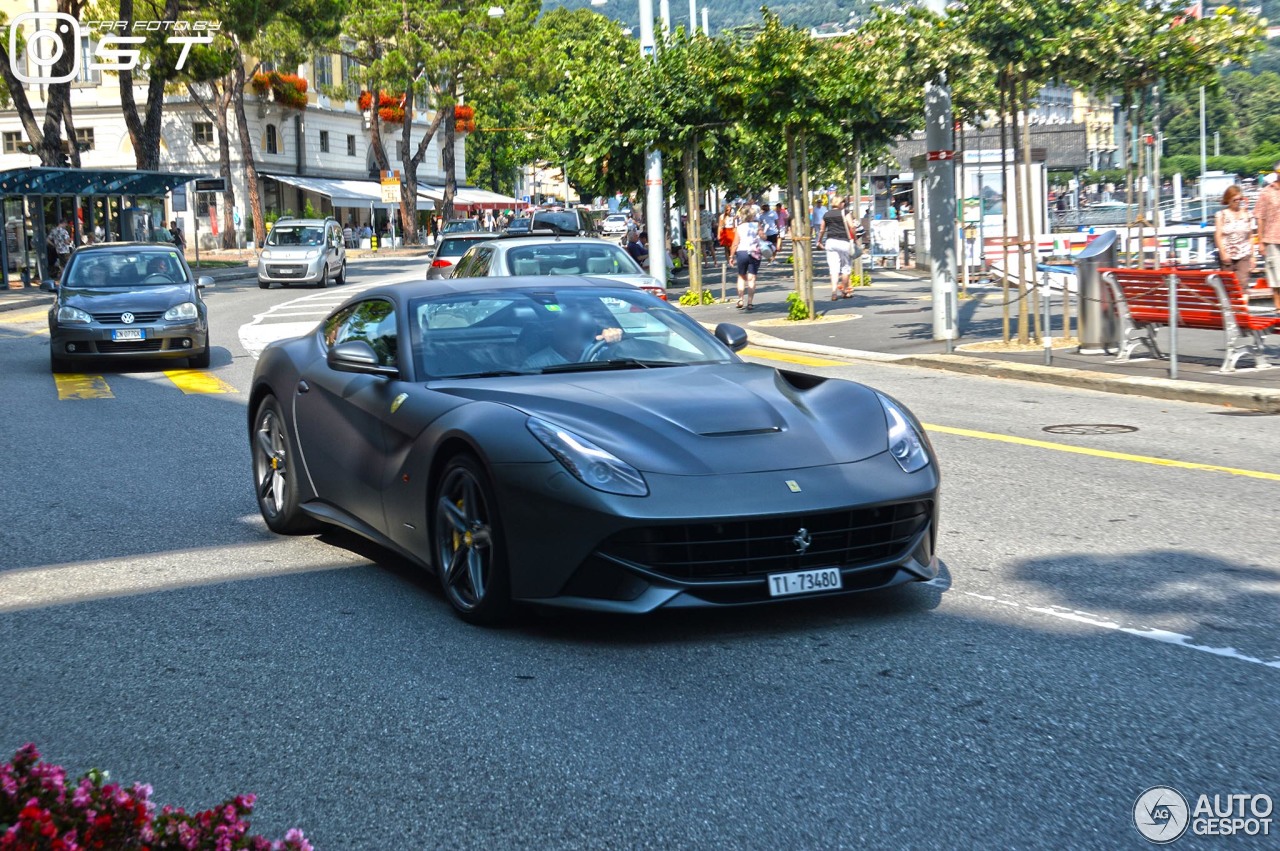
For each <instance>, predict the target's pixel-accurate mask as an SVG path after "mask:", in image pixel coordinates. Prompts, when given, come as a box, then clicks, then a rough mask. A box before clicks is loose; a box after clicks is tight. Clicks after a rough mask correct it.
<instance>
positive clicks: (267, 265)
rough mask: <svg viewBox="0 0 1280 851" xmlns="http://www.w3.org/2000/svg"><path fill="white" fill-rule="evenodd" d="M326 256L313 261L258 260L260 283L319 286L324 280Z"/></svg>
mask: <svg viewBox="0 0 1280 851" xmlns="http://www.w3.org/2000/svg"><path fill="white" fill-rule="evenodd" d="M324 271H325V270H324V256H323V255H321V256H320V257H316V258H314V259H312V260H263V259H259V260H258V283H270V284H318V283H320V281H322V280H324Z"/></svg>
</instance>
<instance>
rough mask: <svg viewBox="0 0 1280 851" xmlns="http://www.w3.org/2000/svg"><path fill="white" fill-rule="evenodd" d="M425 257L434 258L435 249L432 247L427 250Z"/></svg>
mask: <svg viewBox="0 0 1280 851" xmlns="http://www.w3.org/2000/svg"><path fill="white" fill-rule="evenodd" d="M427 259H428V260H435V259H436V250H435V249H434V248H433V249H431V250H430V251H428V252H427Z"/></svg>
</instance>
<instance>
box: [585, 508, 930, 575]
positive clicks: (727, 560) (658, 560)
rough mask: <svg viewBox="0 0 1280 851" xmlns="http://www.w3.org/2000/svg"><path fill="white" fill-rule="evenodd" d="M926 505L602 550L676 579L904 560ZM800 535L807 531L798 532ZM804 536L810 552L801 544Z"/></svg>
mask: <svg viewBox="0 0 1280 851" xmlns="http://www.w3.org/2000/svg"><path fill="white" fill-rule="evenodd" d="M932 514H933V503H932V502H930V501H929V500H918V501H914V502H901V503H895V504H893V505H881V506H877V507H875V508H851V509H845V510H842V511H831V512H825V513H821V514H800V515H795V514H792V515H786V516H780V517H753V518H750V519H747V520H724V521H719V522H717V521H712V522H704V523H689V524H682V525H674V526H645V527H642V528H638V529H627V530H625V531H623V532H619V533H617V534H615V535H613V536H612V537H610V538H609V539H608V540H606V541H605V542H604V543H603V544H602V545H601V546H600V548H599V552H600V553H601V554H603V555H605V556H608V557H612V558H615V559H620V560H622V561H626V562H631V563H633V564H638V565H640V566H642V567H645V568H648V569H649V570H652V571H653V572H655V573H658V574H661V575H663V576H666V577H669V578H671V579H682V580H683V579H693V580H698V579H728V578H733V577H744V576H761V575H764V574H767V573H780V572H785V571H789V570H806V569H810V568H816V567H832V566H838V567H859V566H862V565H869V564H874V563H876V562H881V561H885V560H887V559H893V558H897V557H900V556H901V555H902V554H903V553H904V551H905V550H906V548H907V546H908V545H909V544H910V543H911V541H912V540H913V539H914V538H915V536H916V535H917V534H919V532H920V530H921V529H923V528H924V527H925V524H927V523H928V522H929V518H930V517H931V516H932ZM801 530H803V532H802V531H801ZM805 533H807V535H808V538H809V541H810V543H809V546H808V549H806V550H805V552H804V553H803V554H801V553H800V552H799V551H798V550H799V546H798V544H797V541H798V540H800V539H803V538H804V537H805Z"/></svg>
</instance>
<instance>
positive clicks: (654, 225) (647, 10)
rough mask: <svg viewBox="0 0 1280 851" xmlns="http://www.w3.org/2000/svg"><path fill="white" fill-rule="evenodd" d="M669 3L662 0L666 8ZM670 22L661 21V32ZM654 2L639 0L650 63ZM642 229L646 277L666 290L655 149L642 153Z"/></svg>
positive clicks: (664, 242) (663, 229)
mask: <svg viewBox="0 0 1280 851" xmlns="http://www.w3.org/2000/svg"><path fill="white" fill-rule="evenodd" d="M667 3H668V0H662V6H663V8H664V9H665V8H666V7H667ZM668 27H670V19H669V18H664V19H663V29H664V30H665V29H667V28H668ZM655 45H656V42H655V41H654V33H653V0H640V55H641V56H642V57H644V58H645V59H650V60H651V59H653V58H654V56H653V52H654V49H655ZM644 186H645V214H644V218H645V229H646V230H647V231H648V232H649V274H650V275H652V276H653V277H654V278H656V279H657V281H658V283H659V284H660V285H661V286H662V287H663V288H665V287H666V286H667V239H666V228H667V213H666V209H665V205H664V204H663V202H662V153H661V152H660V151H658V150H657V149H656V148H655V149H652V150H648V151H645V153H644Z"/></svg>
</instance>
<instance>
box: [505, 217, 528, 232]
mask: <svg viewBox="0 0 1280 851" xmlns="http://www.w3.org/2000/svg"><path fill="white" fill-rule="evenodd" d="M532 228H533V219H531V218H529V217H528V216H521V217H520V218H518V219H512V220H511V221H509V222H507V226H506V228H504V229H503V231H502V235H503V236H523V235H525V234H528V233H529V232H530V231H531V230H532Z"/></svg>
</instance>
